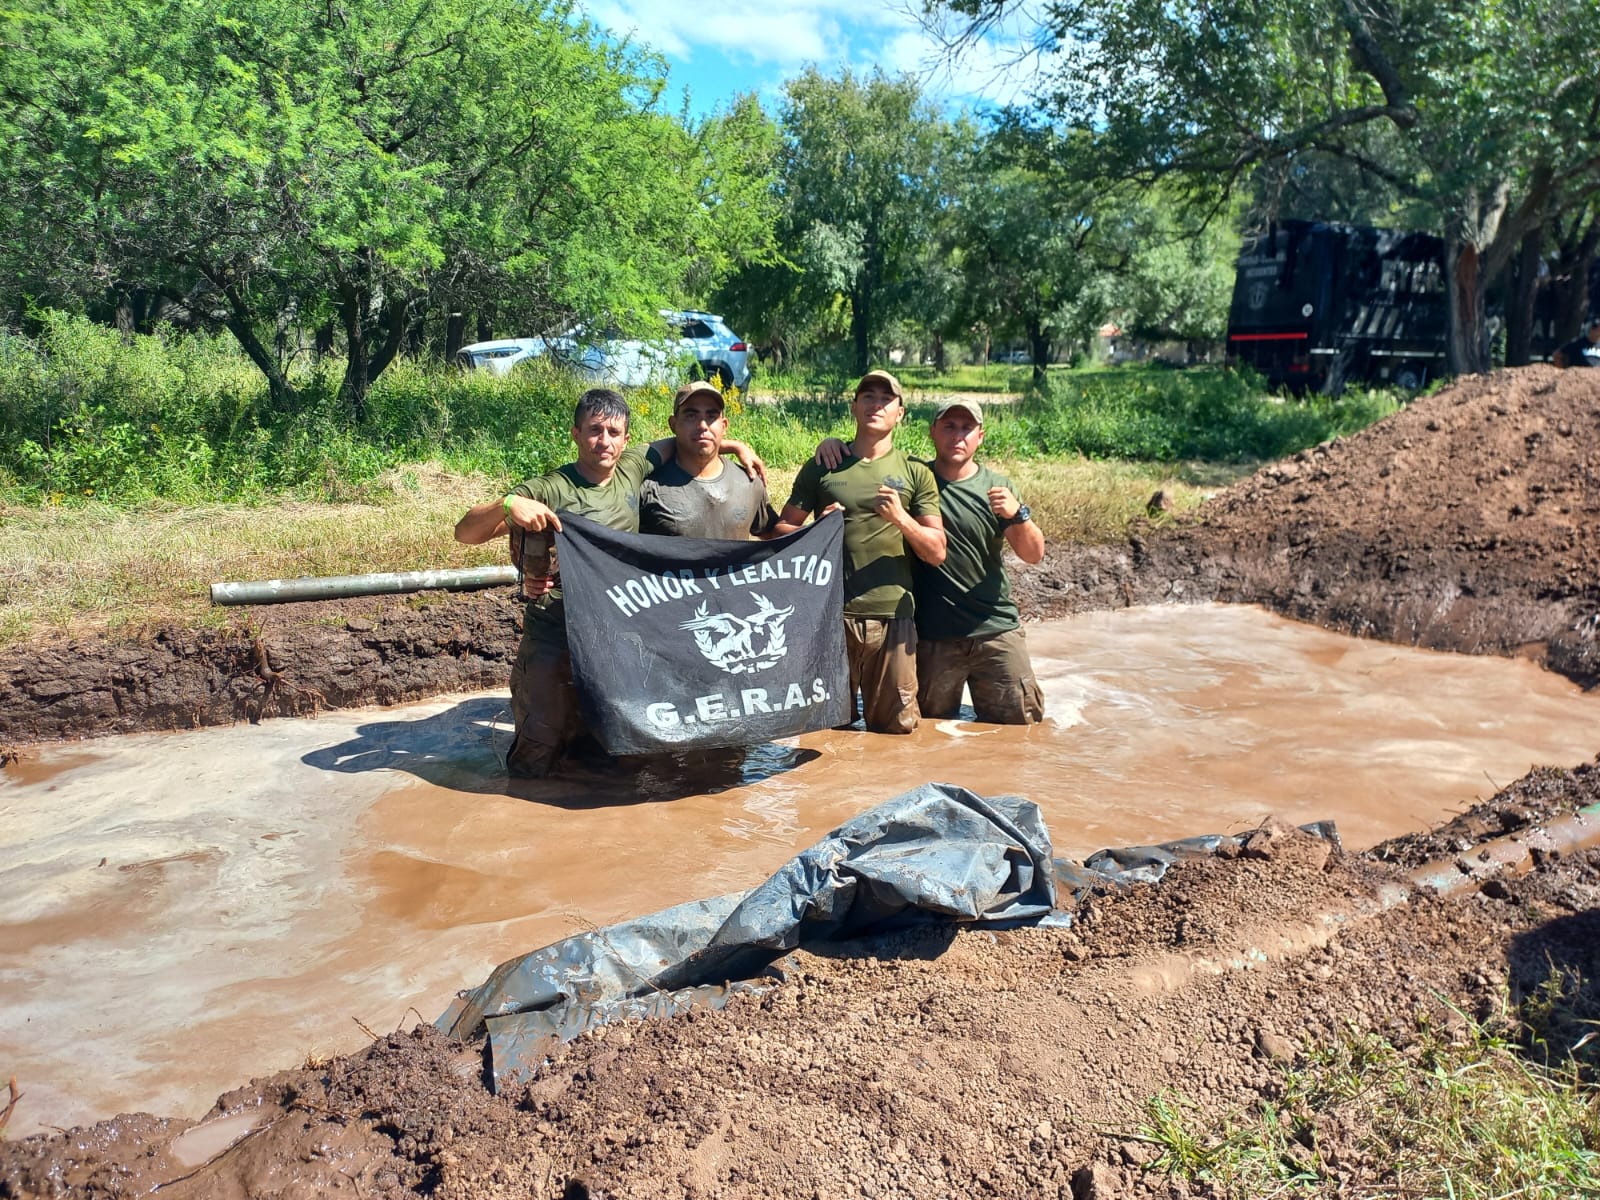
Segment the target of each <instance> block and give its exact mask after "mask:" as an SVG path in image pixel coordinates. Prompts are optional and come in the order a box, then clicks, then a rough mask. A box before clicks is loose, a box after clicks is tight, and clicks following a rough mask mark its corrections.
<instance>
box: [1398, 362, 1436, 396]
mask: <svg viewBox="0 0 1600 1200" xmlns="http://www.w3.org/2000/svg"><path fill="white" fill-rule="evenodd" d="M1427 381H1428V368H1427V367H1425V366H1423V365H1421V364H1420V363H1401V364H1400V367H1399V369H1398V370H1397V371H1395V373H1394V385H1395V387H1398V388H1405V390H1406V391H1408V392H1414V391H1416V390H1417V389H1418V388H1420V387H1421V386H1422V385H1423V384H1424V383H1426V382H1427Z"/></svg>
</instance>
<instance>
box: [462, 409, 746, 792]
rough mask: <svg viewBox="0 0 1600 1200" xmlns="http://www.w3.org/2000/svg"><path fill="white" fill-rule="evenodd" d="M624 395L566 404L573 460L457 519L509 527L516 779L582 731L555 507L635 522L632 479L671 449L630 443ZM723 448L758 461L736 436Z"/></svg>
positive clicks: (544, 768) (482, 537) (474, 525)
mask: <svg viewBox="0 0 1600 1200" xmlns="http://www.w3.org/2000/svg"><path fill="white" fill-rule="evenodd" d="M628 421H629V412H628V405H627V403H626V401H624V400H623V398H622V397H621V396H620V395H619V394H618V393H616V392H614V391H611V390H609V389H606V388H592V389H590V390H589V391H587V392H585V393H584V394H583V395H582V396H581V397H579V399H578V403H577V407H576V408H575V409H574V410H573V413H572V440H573V443H574V444H575V445H576V446H577V450H578V457H577V461H575V462H570V463H567V464H566V465H565V466H562V467H558V468H557V469H556V470H554V471H551V472H549V473H548V474H545V475H541V476H539V477H538V478H536V479H529V480H526V481H524V482H523V483H519V484H518V485H517V486H516V487H514V488H513V489H512V490H511V492H510V493H509V494H508V495H507V496H506V497H505V498H504V499H503V500H490V501H487V502H485V503H483V504H479V505H476V506H474V507H473V508H471V509H468V510H467V513H466V515H465V516H463V517H462V518H461V520H460V521H458V522H457V523H456V529H455V536H456V540H457V541H458V542H465V543H467V544H469V545H479V544H481V543H483V542H487V541H490V540H491V539H493V538H496V537H499V536H500V535H501V534H504V533H507V532H509V533H510V534H511V539H512V557H513V559H514V560H515V561H516V562H517V563H518V565H519V566H520V568H521V571H522V576H523V595H524V597H525V598H526V600H527V607H526V612H525V616H524V619H523V625H522V643H521V645H520V646H519V647H518V649H517V660H516V663H515V664H514V665H513V666H512V668H511V712H512V717H513V720H514V722H515V725H516V734H515V736H514V737H513V739H512V743H511V750H510V752H509V753H508V754H507V756H506V769H507V771H508V772H509V773H510V774H512V775H514V776H520V777H522V778H535V779H537V778H543V777H544V776H546V775H548V774H549V773H550V771H551V770H552V769H553V768H554V767H555V766H556V764H557V763H558V762H559V761H560V759H561V758H562V756H563V755H564V754H565V753H566V752H567V750H568V749H569V748H570V747H571V746H572V745H573V743H574V742H575V741H577V740H578V739H579V737H580V736H582V735H583V732H584V731H583V726H582V721H581V719H580V716H579V712H578V695H577V689H576V687H575V686H574V684H573V681H572V657H571V655H570V654H569V653H568V651H567V620H566V617H567V614H566V607H565V605H564V604H563V602H562V598H561V576H560V568H559V566H558V564H557V562H556V554H555V544H554V537H553V531H555V530H559V529H560V528H561V518H560V516H559V515H558V514H559V513H562V512H568V513H577V514H578V515H580V516H584V517H588V518H589V519H590V520H592V521H597V522H599V523H600V524H602V525H607V526H609V527H610V528H612V529H620V530H623V531H625V532H628V533H637V532H638V531H639V487H640V485H641V484H642V483H643V482H644V478H645V476H646V475H647V474H649V472H650V470H651V469H652V468H653V467H657V466H659V465H661V464H662V463H663V462H666V461H668V460H669V459H670V458H671V457H672V456H673V454H674V453H675V447H674V444H673V440H672V439H671V438H667V439H664V440H662V441H658V442H653V443H651V444H650V445H649V446H647V447H644V448H642V449H641V448H639V447H637V446H629V445H628ZM722 449H723V452H724V453H729V454H739V455H742V456H745V458H746V459H747V461H748V462H749V463H750V464H751V465H752V466H757V465H758V463H757V460H755V459H754V458H753V457H752V456H750V455H749V450H748V448H747V447H745V446H744V445H743V444H742V443H739V442H732V441H728V442H725V443H724V444H723V447H722Z"/></svg>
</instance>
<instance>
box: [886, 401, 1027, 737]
mask: <svg viewBox="0 0 1600 1200" xmlns="http://www.w3.org/2000/svg"><path fill="white" fill-rule="evenodd" d="M932 434H933V449H934V460H933V462H932V463H931V464H930V465H931V466H932V467H933V474H934V478H935V480H936V482H937V483H938V487H939V510H940V512H941V514H942V515H943V517H944V529H945V539H946V547H947V550H946V553H945V557H944V561H943V562H942V563H939V564H937V565H934V566H930V565H928V564H927V563H924V562H921V561H918V562H914V563H912V564H911V567H912V573H913V575H914V577H915V579H916V597H917V701H918V703H919V704H920V706H921V708H922V712H923V714H924V715H925V716H929V717H953V716H955V715H956V711H957V710H958V709H959V708H960V707H961V691H962V688H963V687H965V688H966V689H967V690H968V691H970V692H971V693H972V707H973V710H974V712H975V713H976V714H977V718H978V720H980V721H988V722H992V723H994V724H997V725H1031V724H1033V723H1034V722H1035V721H1038V720H1040V719H1041V718H1042V717H1043V716H1044V697H1043V695H1042V694H1041V693H1040V691H1039V684H1038V681H1037V680H1036V679H1034V676H1033V665H1032V663H1031V662H1030V661H1029V659H1028V646H1027V643H1026V641H1025V640H1024V638H1023V633H1022V625H1021V622H1020V621H1019V619H1018V613H1017V606H1016V604H1015V603H1014V602H1013V601H1012V599H1011V584H1010V580H1009V579H1008V578H1007V577H1006V569H1005V565H1004V563H1003V562H1002V561H1001V559H1002V556H1003V555H1004V553H1005V547H1006V546H1010V547H1011V549H1012V551H1013V552H1015V554H1016V556H1017V557H1018V558H1020V559H1021V560H1022V561H1023V562H1025V563H1036V562H1038V561H1039V560H1040V559H1042V558H1043V557H1044V534H1043V533H1042V532H1040V529H1039V527H1038V526H1037V525H1035V524H1034V523H1033V514H1032V512H1031V511H1030V510H1029V508H1028V506H1027V505H1026V504H1024V503H1022V501H1021V500H1019V499H1018V498H1017V492H1016V488H1015V487H1013V486H1012V483H1011V481H1010V480H1009V479H1007V478H1006V477H1005V476H1004V475H1001V474H999V473H998V472H996V471H993V470H990V469H989V468H988V467H986V466H982V465H980V464H979V463H978V462H977V461H976V460H975V458H974V457H973V456H974V455H975V454H976V453H977V451H978V448H979V447H980V446H982V445H983V410H982V409H981V408H979V407H978V404H977V402H976V401H972V400H952V401H950V402H949V403H948V404H945V405H944V406H943V407H942V408H940V409H939V411H938V412H937V413H935V414H934V417H933V425H932Z"/></svg>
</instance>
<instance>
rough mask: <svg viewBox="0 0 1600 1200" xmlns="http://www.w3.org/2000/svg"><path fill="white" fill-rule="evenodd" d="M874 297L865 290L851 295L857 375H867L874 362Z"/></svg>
mask: <svg viewBox="0 0 1600 1200" xmlns="http://www.w3.org/2000/svg"><path fill="white" fill-rule="evenodd" d="M871 316H872V297H871V295H870V294H869V293H868V292H866V291H865V290H863V289H860V288H857V289H855V290H852V291H851V293H850V336H851V338H852V340H853V341H854V342H855V350H856V374H857V375H865V374H866V373H867V366H868V364H869V363H870V362H871V360H872V322H871Z"/></svg>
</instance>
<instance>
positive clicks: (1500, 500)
mask: <svg viewBox="0 0 1600 1200" xmlns="http://www.w3.org/2000/svg"><path fill="white" fill-rule="evenodd" d="M1595 375H1596V373H1595V372H1585V371H1567V372H1560V371H1556V370H1554V369H1553V368H1549V367H1542V366H1541V367H1528V368H1522V369H1519V370H1515V371H1503V372H1500V373H1498V374H1495V375H1492V376H1487V377H1484V378H1477V379H1470V380H1467V381H1465V382H1463V383H1460V384H1457V385H1455V386H1454V387H1451V388H1449V389H1448V390H1446V391H1443V392H1441V393H1439V394H1438V395H1436V396H1431V397H1427V398H1424V399H1420V400H1418V401H1416V402H1415V403H1414V404H1412V405H1411V406H1410V407H1409V408H1407V409H1405V410H1404V411H1402V412H1400V413H1397V414H1396V415H1394V416H1393V417H1391V418H1389V419H1388V420H1386V421H1384V422H1382V423H1381V424H1379V425H1376V426H1374V427H1372V428H1371V429H1368V430H1366V431H1364V432H1362V433H1360V434H1357V435H1356V436H1354V437H1351V438H1346V439H1342V440H1339V441H1335V442H1331V443H1328V444H1326V445H1323V446H1318V447H1316V448H1314V449H1311V450H1307V451H1305V452H1303V453H1301V454H1299V455H1296V456H1295V457H1294V458H1293V459H1289V460H1286V461H1284V462H1280V463H1274V464H1271V465H1269V466H1267V467H1264V468H1262V469H1261V470H1260V471H1258V472H1257V473H1256V474H1254V475H1252V476H1251V477H1250V478H1248V479H1246V480H1244V481H1242V482H1241V483H1238V484H1236V485H1235V486H1233V487H1231V488H1229V489H1228V490H1226V491H1224V492H1222V493H1221V494H1219V495H1218V496H1216V497H1215V498H1214V499H1213V500H1211V501H1210V502H1209V503H1207V504H1206V505H1204V506H1202V508H1200V509H1199V510H1198V512H1197V513H1196V514H1195V515H1194V516H1193V517H1191V518H1190V519H1187V520H1184V521H1181V522H1175V523H1172V524H1168V525H1159V526H1158V525H1152V526H1150V527H1148V528H1145V529H1142V530H1139V531H1138V532H1136V534H1135V535H1134V536H1133V537H1131V538H1130V539H1129V540H1128V542H1127V543H1126V544H1124V545H1119V546H1109V547H1088V548H1086V547H1078V546H1064V545H1055V546H1052V547H1051V550H1050V553H1049V555H1048V556H1047V557H1046V559H1045V561H1044V562H1043V563H1041V564H1040V565H1039V566H1038V567H1035V568H1020V569H1019V570H1018V571H1017V574H1016V579H1017V590H1018V594H1019V598H1020V601H1021V603H1022V605H1023V607H1024V610H1025V612H1026V614H1027V615H1028V616H1030V617H1040V616H1055V615H1061V614H1063V613H1067V612H1074V611H1080V610H1083V609H1090V608H1112V607H1118V606H1122V605H1127V604H1153V603H1162V602H1170V601H1180V602H1181V601H1189V602H1192V601H1199V600H1223V601H1228V602H1237V603H1249V604H1263V605H1266V606H1268V607H1270V608H1273V609H1275V610H1277V611H1279V612H1282V613H1284V614H1286V615H1289V616H1293V617H1296V618H1298V619H1301V620H1305V621H1310V622H1314V623H1316V624H1318V625H1323V626H1326V627H1328V628H1332V629H1337V630H1341V631H1345V632H1350V633H1355V634H1358V635H1361V636H1366V637H1378V638H1385V639H1388V640H1392V641H1398V642H1406V643H1414V644H1418V645H1422V646H1426V647H1428V648H1431V649H1441V650H1457V651H1465V652H1468V653H1485V654H1524V655H1527V656H1530V657H1532V658H1534V659H1535V660H1537V661H1540V662H1542V663H1545V664H1546V665H1548V666H1550V667H1551V668H1552V669H1554V670H1557V671H1560V672H1562V673H1563V674H1566V675H1568V676H1569V677H1571V678H1573V679H1575V680H1577V681H1579V682H1580V683H1582V684H1584V685H1585V686H1593V685H1594V684H1595V683H1596V682H1597V681H1600V658H1597V650H1596V641H1595V632H1596V627H1597V626H1600V616H1597V614H1600V541H1597V539H1596V537H1595V535H1594V527H1595V521H1596V514H1597V512H1600V485H1597V475H1596V472H1597V470H1600V451H1597V450H1596V446H1597V445H1600V440H1597V435H1600V378H1595V377H1594V376H1595ZM519 621H520V612H519V609H518V606H517V604H516V603H515V602H514V601H513V599H512V597H511V596H510V595H509V594H508V593H507V592H504V591H495V592H487V593H478V594H474V595H446V594H442V593H432V594H429V595H426V596H421V597H411V598H400V599H392V598H383V599H371V598H369V599H362V600H352V601H344V602H324V603H318V604H302V605H277V606H262V607H259V608H254V609H242V610H240V611H239V612H238V613H237V614H236V615H235V616H234V618H233V621H232V623H231V624H229V625H228V626H226V627H225V628H222V629H216V630H187V629H167V630H162V631H160V632H158V633H157V634H155V635H154V636H153V637H151V638H149V639H147V640H145V641H139V642H108V641H104V640H99V639H96V640H86V641H68V642H46V643H41V644H34V645H27V646H21V647H14V648H12V649H9V650H7V651H5V652H3V653H0V746H7V745H19V744H25V743H29V742H36V741H44V740H49V739H54V738H66V737H83V736H95V735H99V734H107V733H127V732H134V731H138V730H148V729H174V728H192V727H196V726H201V725H216V724H228V723H231V722H234V721H241V720H257V719H260V718H261V717H262V716H275V715H282V716H292V715H300V714H305V713H311V712H316V711H318V710H319V709H323V708H328V707H348V706H354V705H363V704H390V703H395V702H398V701H401V700H408V699H417V698H420V697H424V696H428V695H435V694H438V693H440V692H446V691H458V690H467V689H473V688H488V687H498V686H502V685H503V684H504V683H505V682H506V680H507V678H508V676H509V673H510V657H511V654H512V652H513V650H514V648H515V645H516V639H517V635H518V629H517V627H518V623H519Z"/></svg>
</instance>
